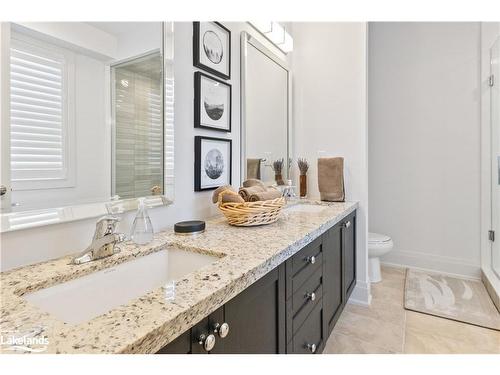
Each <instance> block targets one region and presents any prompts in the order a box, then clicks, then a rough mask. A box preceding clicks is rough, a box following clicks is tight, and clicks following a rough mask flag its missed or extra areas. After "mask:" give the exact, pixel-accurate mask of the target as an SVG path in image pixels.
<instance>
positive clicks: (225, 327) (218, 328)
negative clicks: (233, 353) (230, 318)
mask: <svg viewBox="0 0 500 375" xmlns="http://www.w3.org/2000/svg"><path fill="white" fill-rule="evenodd" d="M214 333H217V334H218V335H219V337H220V338H221V339H223V338H224V337H226V336H227V335H228V334H229V324H227V323H222V324H219V323H216V324H215V326H214Z"/></svg>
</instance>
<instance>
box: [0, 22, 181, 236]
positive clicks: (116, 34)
mask: <svg viewBox="0 0 500 375" xmlns="http://www.w3.org/2000/svg"><path fill="white" fill-rule="evenodd" d="M1 48H2V54H1V56H2V81H1V82H2V106H1V108H2V146H3V147H2V165H1V168H2V171H3V172H2V181H1V182H0V183H1V185H2V198H1V199H2V200H1V204H2V205H1V209H2V231H9V230H15V229H23V228H27V227H31V226H39V225H46V224H51V223H59V222H64V221H69V220H77V219H81V218H85V217H92V216H98V215H102V214H106V213H119V212H124V211H127V210H130V209H133V208H135V207H136V206H137V198H138V197H147V202H148V203H149V205H150V206H155V205H163V204H168V203H170V202H171V201H172V200H173V191H174V175H173V171H174V169H173V167H174V153H173V151H174V150H173V146H174V143H173V142H174V139H173V137H174V122H173V121H174V117H173V116H174V113H173V111H174V102H173V101H174V91H173V88H174V81H173V24H172V23H162V22H63V23H60V22H55V23H52V22H40V23H9V24H6V23H4V24H2V47H1ZM7 112H8V113H7ZM5 172H7V173H5Z"/></svg>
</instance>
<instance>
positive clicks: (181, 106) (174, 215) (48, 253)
mask: <svg viewBox="0 0 500 375" xmlns="http://www.w3.org/2000/svg"><path fill="white" fill-rule="evenodd" d="M224 25H225V26H226V27H228V28H229V29H230V30H231V32H232V35H231V37H232V38H231V52H232V64H231V69H232V71H231V80H230V81H229V83H231V84H232V94H233V101H232V102H233V108H232V109H233V110H232V129H233V130H232V132H231V133H230V134H228V135H227V136H226V137H228V138H231V139H232V140H233V161H232V162H233V184H234V185H239V181H240V175H239V173H240V157H239V152H240V149H239V139H240V138H239V137H240V101H239V93H240V73H239V67H240V33H241V31H243V30H245V31H247V32H249V33H252V34H254V35H255V32H254V31H253V29H252V28H251V27H250V26H249V25H248V24H246V23H241V22H232V23H229V22H228V23H224ZM192 29H193V26H192V23H191V22H178V23H175V51H174V54H175V57H174V60H175V66H174V69H175V181H176V183H175V203H174V204H173V205H171V206H168V207H162V208H158V209H154V210H150V215H151V218H152V221H153V226H154V229H155V230H156V231H158V230H161V229H164V228H167V227H169V226H171V225H173V223H175V222H177V221H179V220H187V219H199V218H202V219H203V218H207V217H209V216H213V215H215V214H217V213H218V210H217V208H216V207H215V206H214V205H212V203H211V200H210V197H211V194H212V192H200V193H195V192H194V181H193V179H194V136H195V135H208V136H216V137H224V135H223V134H222V133H219V132H217V134H215V133H214V132H212V131H209V130H201V129H194V126H193V96H194V88H193V85H194V81H193V74H194V72H195V71H196V70H197V69H195V68H194V67H193V56H192ZM256 37H257V38H259V39H260V40H261V42H262V43H264V44H266V45H267V46H268V47H269V48H272V49H274V50H276V49H275V48H273V47H272V46H269V44H268V43H267V41H265V40H263V39H262V38H261V37H259V36H258V35H256ZM277 53H279V52H277ZM281 56H282V57H283V55H281ZM133 217H134V213H133V212H132V213H129V214H127V215H125V217H124V220H123V221H122V222H121V223H120V227H119V230H120V231H123V232H126V231H129V228H130V224H131V221H132V220H133ZM94 225H95V219H87V220H81V221H78V222H72V223H65V224H58V225H51V226H47V227H40V228H34V229H25V230H19V231H14V232H8V233H2V234H1V249H0V261H1V264H0V270H2V271H4V270H7V269H11V268H14V267H18V266H21V265H25V264H31V263H35V262H40V261H43V260H47V259H52V258H57V257H60V256H62V255H67V254H71V253H75V252H77V251H80V250H83V249H84V248H85V247H86V246H87V245H88V244H89V242H90V240H91V237H92V233H93V230H94Z"/></svg>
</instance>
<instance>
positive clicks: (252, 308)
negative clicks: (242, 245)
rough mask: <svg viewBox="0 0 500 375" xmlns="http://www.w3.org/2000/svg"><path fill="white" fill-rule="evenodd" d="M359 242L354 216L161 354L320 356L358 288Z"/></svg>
mask: <svg viewBox="0 0 500 375" xmlns="http://www.w3.org/2000/svg"><path fill="white" fill-rule="evenodd" d="M355 236H356V213H355V212H354V213H352V214H350V215H349V216H347V217H346V218H345V219H343V220H342V221H341V222H339V223H338V224H336V225H335V226H334V227H333V228H331V229H329V230H328V231H326V232H325V233H324V234H323V235H322V236H320V237H318V238H317V239H315V240H314V241H313V242H311V243H310V244H308V245H307V246H305V247H304V248H303V249H301V250H300V251H299V252H297V253H296V254H295V255H294V256H292V257H291V258H290V259H288V260H287V261H285V262H284V263H282V264H281V265H279V266H278V267H276V268H275V269H274V270H272V271H270V272H269V273H268V274H267V275H265V276H264V277H263V278H261V279H260V280H257V281H256V282H255V283H254V284H252V285H251V286H249V287H248V288H247V289H245V290H244V291H243V292H241V293H240V294H238V295H237V296H236V297H234V298H233V299H231V300H230V301H229V302H227V303H226V304H225V305H223V306H222V307H220V308H219V309H217V310H216V311H215V312H213V313H212V314H210V315H209V316H208V317H206V318H205V319H203V320H202V321H200V322H199V323H198V324H196V325H195V326H193V327H192V328H191V329H190V330H188V331H187V332H185V333H184V334H182V335H181V336H179V337H178V338H177V339H175V340H174V341H173V342H171V343H170V344H168V345H167V346H166V347H164V348H163V349H161V350H160V351H159V352H158V353H177V354H186V353H193V354H194V353H198V354H201V353H208V354H230V353H239V354H265V353H269V354H277V353H295V354H300V353H304V354H305V353H320V352H321V351H322V350H323V348H324V345H325V343H326V340H327V339H328V336H329V335H330V333H331V331H332V330H333V327H334V326H335V323H336V322H337V320H338V318H339V316H340V314H341V312H342V310H343V308H344V306H345V304H346V302H347V300H348V299H349V296H350V294H351V293H352V290H353V289H354V286H355V284H356V240H355ZM223 324H226V326H225V328H229V331H228V334H227V335H224V333H223V332H222V331H223V330H221V326H222V325H223ZM221 335H222V336H225V337H221ZM209 336H210V337H209ZM207 340H208V341H207ZM212 344H213V347H212Z"/></svg>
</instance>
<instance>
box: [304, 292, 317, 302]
mask: <svg viewBox="0 0 500 375" xmlns="http://www.w3.org/2000/svg"><path fill="white" fill-rule="evenodd" d="M306 297H307V298H309V299H310V300H311V301H314V300H315V299H316V293H314V292H312V293H307V294H306Z"/></svg>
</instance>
